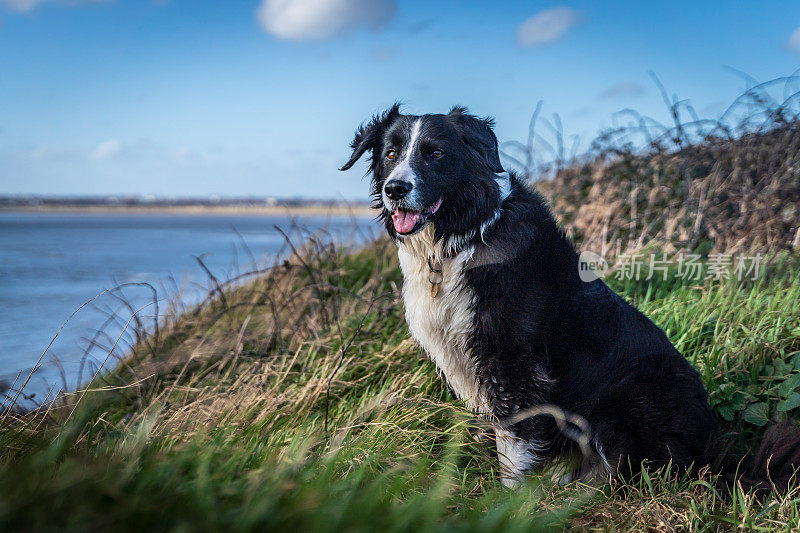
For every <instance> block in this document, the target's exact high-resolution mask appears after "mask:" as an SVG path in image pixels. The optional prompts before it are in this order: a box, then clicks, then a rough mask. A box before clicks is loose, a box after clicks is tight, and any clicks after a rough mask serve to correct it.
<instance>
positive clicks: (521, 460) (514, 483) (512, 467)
mask: <svg viewBox="0 0 800 533" xmlns="http://www.w3.org/2000/svg"><path fill="white" fill-rule="evenodd" d="M494 435H495V445H496V447H497V458H498V459H499V461H500V482H501V483H502V484H503V485H504V486H505V487H508V488H516V487H518V486H519V485H520V484H521V483H522V482H523V481H524V480H525V472H527V471H528V470H530V468H531V467H532V466H534V465H535V463H536V462H537V461H536V455H535V453H534V450H533V448H532V446H531V444H530V443H529V442H527V441H525V440H523V439H521V438H519V437H517V436H516V435H514V433H512V432H511V431H509V430H508V429H505V428H503V427H501V426H500V425H495V428H494Z"/></svg>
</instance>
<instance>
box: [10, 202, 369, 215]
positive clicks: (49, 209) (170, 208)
mask: <svg viewBox="0 0 800 533" xmlns="http://www.w3.org/2000/svg"><path fill="white" fill-rule="evenodd" d="M8 212H27V213H76V214H79V213H86V214H114V213H120V214H140V215H164V214H169V215H265V216H267V215H289V216H303V215H307V216H366V215H372V214H374V211H373V210H372V209H371V208H370V207H369V206H368V205H365V204H354V205H293V206H288V205H274V206H267V205H224V204H222V205H199V204H198V205H191V204H190V205H69V204H59V205H5V206H0V213H8Z"/></svg>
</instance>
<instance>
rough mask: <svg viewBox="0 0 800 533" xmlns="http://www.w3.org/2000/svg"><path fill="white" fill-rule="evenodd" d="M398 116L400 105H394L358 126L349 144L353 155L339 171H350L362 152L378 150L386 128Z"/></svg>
mask: <svg viewBox="0 0 800 533" xmlns="http://www.w3.org/2000/svg"><path fill="white" fill-rule="evenodd" d="M399 116H400V104H399V103H396V104H394V105H393V106H392V107H390V108H389V109H387V110H386V111H384V112H383V113H380V114H378V115H375V116H374V117H372V120H370V121H369V122H368V123H366V124H362V125H361V126H359V127H358V129H357V130H356V136H355V137H354V138H353V142H352V143H350V148H352V149H353V154H352V155H351V156H350V159H348V160H347V163H345V164H344V165H342V168H340V169H339V170H348V169H350V167H352V166H353V165H354V164H355V163H356V161H358V160H359V159H361V156H362V155H364V152H366V151H367V150H371V151H372V152H373V153H374V152H375V150H376V149H379V148H380V144H381V140H382V139H383V134H384V132H385V131H386V128H388V127H389V126H391V124H392V122H394V121H395V119H396V118H397V117H399ZM372 170H374V169H372Z"/></svg>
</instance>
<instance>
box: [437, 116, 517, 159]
mask: <svg viewBox="0 0 800 533" xmlns="http://www.w3.org/2000/svg"><path fill="white" fill-rule="evenodd" d="M447 116H448V117H451V118H452V119H453V120H455V122H456V125H457V126H458V127H459V129H460V130H461V135H462V137H463V139H464V142H465V143H467V146H469V147H470V148H472V149H473V150H475V151H476V152H478V153H479V154H480V155H481V157H482V158H483V159H484V161H486V164H487V165H489V168H490V169H491V170H492V172H495V173H499V172H505V170H504V169H503V165H502V164H501V163H500V150H499V149H498V147H497V137H496V136H495V134H494V131H492V128H493V127H494V120H492V119H491V118H488V117H487V118H478V117H476V116H474V115H470V114H468V113H467V108H466V107H460V106H456V107H454V108H453V109H451V110H450V113H449V114H448V115H447Z"/></svg>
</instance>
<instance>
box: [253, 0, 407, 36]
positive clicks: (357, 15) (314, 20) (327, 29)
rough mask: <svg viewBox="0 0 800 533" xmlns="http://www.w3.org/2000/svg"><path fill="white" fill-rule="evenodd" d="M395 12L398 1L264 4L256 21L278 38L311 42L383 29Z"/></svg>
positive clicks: (268, 0) (276, 0)
mask: <svg viewBox="0 0 800 533" xmlns="http://www.w3.org/2000/svg"><path fill="white" fill-rule="evenodd" d="M394 12H395V2H394V0H262V2H261V5H260V6H259V7H258V9H257V10H256V19H257V20H258V23H259V24H260V25H261V27H262V28H263V30H264V31H266V32H267V33H269V34H271V35H274V36H275V37H278V38H280V39H288V40H292V41H308V40H315V39H327V38H330V37H333V36H334V35H336V34H339V33H342V32H345V31H347V30H350V29H352V28H355V27H357V26H371V27H379V26H381V25H382V24H384V23H385V22H387V21H388V20H389V19H391V18H392V16H393V15H394Z"/></svg>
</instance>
